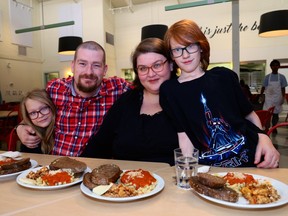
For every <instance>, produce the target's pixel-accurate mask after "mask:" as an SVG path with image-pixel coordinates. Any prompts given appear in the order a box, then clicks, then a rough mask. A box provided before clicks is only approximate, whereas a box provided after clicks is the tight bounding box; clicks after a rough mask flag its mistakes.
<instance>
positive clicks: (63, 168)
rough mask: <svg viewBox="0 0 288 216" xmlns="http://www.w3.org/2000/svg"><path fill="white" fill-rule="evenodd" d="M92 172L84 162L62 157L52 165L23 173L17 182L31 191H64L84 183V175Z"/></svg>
mask: <svg viewBox="0 0 288 216" xmlns="http://www.w3.org/2000/svg"><path fill="white" fill-rule="evenodd" d="M90 171H91V169H90V168H89V167H87V165H86V164H85V163H84V162H81V161H78V160H75V159H71V158H69V157H61V158H58V159H56V160H54V161H52V162H51V163H50V165H47V166H43V167H37V168H34V169H30V170H27V171H25V172H22V173H21V174H20V175H19V176H18V177H17V179H16V182H17V183H18V184H19V185H21V186H23V187H25V188H31V189H38V190H55V189H62V188H66V187H70V186H72V185H75V184H78V183H80V182H82V180H83V176H84V174H85V173H86V172H90Z"/></svg>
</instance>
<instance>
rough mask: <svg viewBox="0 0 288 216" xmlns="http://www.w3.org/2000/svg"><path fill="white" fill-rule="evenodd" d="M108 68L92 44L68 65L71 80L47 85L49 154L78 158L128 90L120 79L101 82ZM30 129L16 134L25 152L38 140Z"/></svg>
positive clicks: (99, 49) (83, 47)
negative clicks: (51, 113) (51, 116)
mask: <svg viewBox="0 0 288 216" xmlns="http://www.w3.org/2000/svg"><path fill="white" fill-rule="evenodd" d="M107 69H108V66H107V65H106V59H105V51H104V49H103V47H102V46H100V45H99V44H98V43H96V42H94V41H87V42H84V43H82V44H81V45H79V46H78V48H77V49H76V52H75V55H74V60H73V61H72V63H71V70H72V72H73V74H74V76H73V77H68V78H62V79H56V80H53V81H51V82H50V83H48V86H47V88H46V91H47V92H48V94H49V95H50V97H51V99H52V101H53V103H54V104H55V106H56V109H57V114H56V123H55V144H54V148H53V151H52V154H56V155H67V156H79V155H80V154H81V153H82V151H83V150H84V148H85V146H86V145H87V143H88V140H89V138H90V137H91V136H92V134H94V133H96V132H97V130H98V129H99V127H100V125H101V124H102V121H103V117H104V116H105V114H106V112H107V111H108V110H109V109H110V107H111V106H112V105H113V103H114V102H115V101H116V100H117V99H118V98H119V97H120V95H121V94H122V93H123V92H125V91H127V90H128V89H130V84H129V83H127V82H126V81H125V80H124V79H122V78H115V77H114V78H104V76H105V75H106V72H107ZM34 132H35V131H34V130H33V128H31V127H29V126H23V125H20V126H19V127H18V128H17V134H18V136H19V138H20V140H21V141H22V143H23V144H25V145H26V146H27V147H28V148H36V147H37V145H38V143H39V141H40V139H39V137H37V136H33V135H31V134H34Z"/></svg>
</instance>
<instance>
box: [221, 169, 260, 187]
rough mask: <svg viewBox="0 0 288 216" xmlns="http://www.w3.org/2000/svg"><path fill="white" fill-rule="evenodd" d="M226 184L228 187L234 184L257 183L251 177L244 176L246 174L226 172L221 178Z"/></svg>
mask: <svg viewBox="0 0 288 216" xmlns="http://www.w3.org/2000/svg"><path fill="white" fill-rule="evenodd" d="M223 178H224V179H225V180H226V181H227V183H229V184H230V185H234V184H245V185H248V184H253V183H257V181H256V180H255V179H254V177H253V176H252V175H249V174H246V173H232V172H228V173H227V174H226V175H225V176H224V177H223Z"/></svg>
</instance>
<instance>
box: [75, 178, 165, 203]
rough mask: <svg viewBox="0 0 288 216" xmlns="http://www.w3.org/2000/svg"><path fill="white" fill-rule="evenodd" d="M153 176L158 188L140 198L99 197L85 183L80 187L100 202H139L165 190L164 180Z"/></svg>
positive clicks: (139, 196)
mask: <svg viewBox="0 0 288 216" xmlns="http://www.w3.org/2000/svg"><path fill="white" fill-rule="evenodd" d="M153 176H154V178H155V179H156V180H157V185H156V187H155V188H154V189H153V190H152V191H151V192H149V193H146V194H141V195H138V196H133V197H116V198H115V197H105V196H99V195H97V194H95V193H93V192H92V190H90V189H89V188H87V187H86V186H85V185H84V184H83V183H81V185H80V189H81V191H82V192H83V193H84V194H86V195H87V196H90V197H92V198H96V199H99V200H106V201H112V202H127V201H133V200H138V199H143V198H145V197H150V196H153V195H154V194H157V193H159V192H160V191H161V190H162V189H163V188H164V185H165V182H164V180H163V179H162V178H161V177H160V176H158V175H156V174H154V173H153Z"/></svg>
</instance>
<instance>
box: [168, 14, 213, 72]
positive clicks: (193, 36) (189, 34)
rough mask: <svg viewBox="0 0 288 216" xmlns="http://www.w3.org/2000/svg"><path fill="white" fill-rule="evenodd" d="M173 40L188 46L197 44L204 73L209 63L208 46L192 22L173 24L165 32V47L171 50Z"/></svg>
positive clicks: (201, 33)
mask: <svg viewBox="0 0 288 216" xmlns="http://www.w3.org/2000/svg"><path fill="white" fill-rule="evenodd" d="M171 38H173V39H174V40H175V41H176V42H177V43H179V44H182V45H183V46H188V45H190V44H191V43H196V42H197V43H198V44H199V46H200V50H201V59H200V62H201V67H202V69H203V70H204V71H205V70H206V69H207V67H208V65H209V62H210V59H209V58H210V45H209V42H208V40H207V38H206V37H205V35H204V34H203V32H202V31H201V29H200V28H199V26H198V25H197V24H196V23H195V22H194V21H192V20H187V19H185V20H181V21H178V22H176V23H174V24H173V25H172V26H171V27H170V28H169V29H168V30H167V32H166V34H165V37H164V41H165V45H166V46H167V47H168V49H169V50H171V46H170V40H171Z"/></svg>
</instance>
